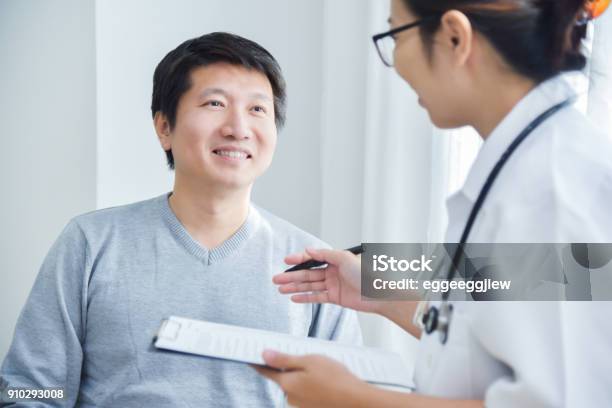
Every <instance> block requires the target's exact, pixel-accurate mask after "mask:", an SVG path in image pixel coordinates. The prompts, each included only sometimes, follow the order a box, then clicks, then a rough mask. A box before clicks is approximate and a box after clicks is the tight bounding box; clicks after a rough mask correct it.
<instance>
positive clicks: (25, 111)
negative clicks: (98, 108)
mask: <svg viewBox="0 0 612 408" xmlns="http://www.w3.org/2000/svg"><path fill="white" fill-rule="evenodd" d="M93 23H94V7H93V4H92V3H88V2H84V1H81V0H73V1H69V0H56V1H44V0H40V1H33V0H30V1H20V0H15V1H8V0H0V56H1V57H0V58H1V60H0V124H1V129H2V133H1V136H0V140H2V147H3V151H2V158H1V159H0V174H2V175H3V181H2V187H1V189H2V196H1V199H0V360H2V359H3V358H4V355H5V353H6V351H7V349H8V347H9V343H10V341H11V338H12V334H13V328H14V325H15V322H16V319H17V316H18V314H19V311H20V310H21V307H22V306H23V303H24V302H25V299H26V296H27V294H28V293H29V291H30V288H31V286H32V283H33V281H34V277H35V276H36V273H37V272H38V268H39V266H40V263H41V262H42V259H43V257H44V255H45V254H46V252H47V250H48V249H49V247H50V246H51V244H52V242H53V241H54V240H55V238H56V237H57V235H58V233H59V232H60V231H61V229H62V228H63V226H64V225H65V224H66V223H67V222H68V220H69V219H70V218H71V217H72V216H74V215H76V214H78V213H82V212H85V211H89V210H92V209H94V208H95V201H96V200H95V161H96V157H95V123H96V115H95V98H94V95H95V61H94V26H93Z"/></svg>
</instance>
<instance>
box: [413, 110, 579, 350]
mask: <svg viewBox="0 0 612 408" xmlns="http://www.w3.org/2000/svg"><path fill="white" fill-rule="evenodd" d="M573 102H574V98H569V99H566V100H565V101H563V102H561V103H559V104H557V105H555V106H553V107H551V108H550V109H548V110H547V111H545V112H544V113H542V114H540V115H539V116H538V117H537V118H535V119H534V120H533V121H532V122H531V123H530V124H529V125H527V127H526V128H525V129H523V131H522V132H521V133H520V134H519V135H518V136H517V137H516V138H515V139H514V140H513V141H512V143H511V144H510V146H509V147H508V149H506V151H505V152H504V154H503V155H502V156H501V157H500V159H499V160H498V161H497V164H495V167H493V170H491V173H489V176H488V177H487V180H486V181H485V184H484V185H483V186H482V189H481V190H480V193H479V194H478V198H477V199H476V202H475V203H474V206H473V207H472V211H471V212H470V216H469V218H468V221H467V223H466V224H465V228H464V229H463V233H462V234H461V240H460V241H459V245H457V249H456V250H455V252H454V254H453V258H452V262H451V264H450V266H449V269H448V272H447V274H446V276H447V278H446V279H447V280H448V281H452V280H453V278H454V277H455V273H456V271H457V267H458V266H459V263H460V262H461V260H462V258H463V252H464V249H465V244H466V242H467V239H468V236H469V235H470V231H471V230H472V227H473V226H474V221H475V220H476V216H477V215H478V213H479V212H480V209H481V207H482V204H483V203H484V200H485V198H486V197H487V194H488V193H489V190H491V187H492V186H493V182H494V181H495V179H496V178H497V176H498V175H499V173H500V171H501V169H502V167H504V165H505V164H506V162H507V161H508V159H509V158H510V156H512V154H513V153H514V152H515V150H516V149H517V148H518V147H519V145H520V144H521V143H522V142H523V141H524V140H525V139H526V138H527V136H529V135H530V134H531V132H533V131H534V130H535V129H536V128H537V127H538V126H540V125H541V124H542V122H544V121H545V120H546V119H548V118H549V117H551V116H553V115H554V114H555V113H557V112H558V111H560V110H561V109H563V108H565V107H566V106H569V105H571V104H572V103H573ZM449 295H450V291H446V292H443V293H442V302H441V304H440V307H439V308H438V307H436V306H433V305H432V306H428V304H429V302H428V301H427V300H425V301H422V302H419V305H418V307H417V310H416V312H415V315H414V323H415V324H416V325H418V326H419V327H421V328H422V329H423V330H425V333H427V334H432V333H433V332H435V331H437V332H439V334H440V342H441V343H442V344H445V343H446V341H447V340H448V332H449V328H450V324H451V319H452V314H453V305H452V304H450V303H449V301H448V297H449Z"/></svg>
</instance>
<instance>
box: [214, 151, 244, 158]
mask: <svg viewBox="0 0 612 408" xmlns="http://www.w3.org/2000/svg"><path fill="white" fill-rule="evenodd" d="M217 154H218V155H219V156H225V157H231V158H232V159H246V158H247V154H246V153H244V152H236V151H230V150H217Z"/></svg>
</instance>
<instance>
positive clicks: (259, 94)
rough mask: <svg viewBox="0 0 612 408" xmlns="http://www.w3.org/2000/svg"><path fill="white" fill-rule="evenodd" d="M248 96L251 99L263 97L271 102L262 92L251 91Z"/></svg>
mask: <svg viewBox="0 0 612 408" xmlns="http://www.w3.org/2000/svg"><path fill="white" fill-rule="evenodd" d="M249 96H250V97H251V98H253V99H263V100H265V101H268V102H272V99H271V98H270V97H269V96H268V95H267V94H265V93H263V92H252V93H251V94H249Z"/></svg>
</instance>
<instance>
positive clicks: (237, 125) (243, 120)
mask: <svg viewBox="0 0 612 408" xmlns="http://www.w3.org/2000/svg"><path fill="white" fill-rule="evenodd" d="M221 132H222V134H223V136H224V137H233V138H234V139H239V140H241V139H250V138H251V137H252V136H253V134H252V131H251V129H250V126H249V122H248V118H247V117H246V114H245V113H242V112H240V111H237V110H233V111H232V112H230V114H229V115H228V118H227V121H226V122H225V124H224V125H223V128H222V129H221Z"/></svg>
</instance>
